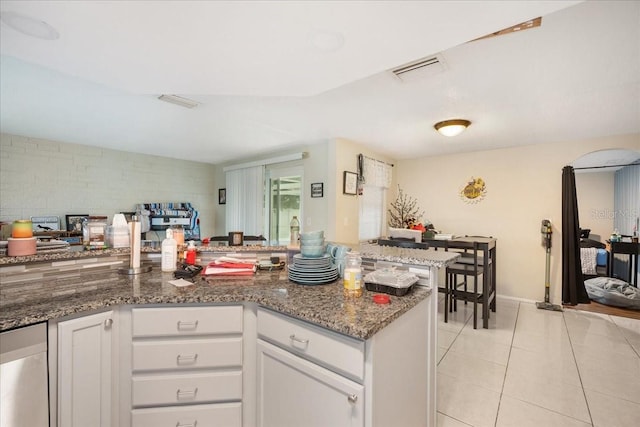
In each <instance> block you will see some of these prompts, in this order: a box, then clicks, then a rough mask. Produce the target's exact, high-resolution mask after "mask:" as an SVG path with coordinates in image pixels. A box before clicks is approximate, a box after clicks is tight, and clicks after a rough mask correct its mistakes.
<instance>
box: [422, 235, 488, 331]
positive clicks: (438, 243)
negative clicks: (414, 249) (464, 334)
mask: <svg viewBox="0 0 640 427" xmlns="http://www.w3.org/2000/svg"><path fill="white" fill-rule="evenodd" d="M423 242H426V243H428V244H429V247H431V248H436V249H437V248H444V249H445V250H449V249H454V250H465V249H466V250H473V246H474V243H478V248H479V249H480V250H481V251H482V262H483V268H484V274H483V275H482V327H483V328H485V329H488V328H489V310H491V311H493V312H494V313H495V311H496V243H497V240H496V239H495V238H493V237H474V236H465V237H456V238H453V239H451V240H437V239H426V240H423ZM487 273H488V274H487Z"/></svg>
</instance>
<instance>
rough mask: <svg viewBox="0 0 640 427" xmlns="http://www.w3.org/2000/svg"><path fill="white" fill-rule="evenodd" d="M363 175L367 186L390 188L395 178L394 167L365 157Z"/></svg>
mask: <svg viewBox="0 0 640 427" xmlns="http://www.w3.org/2000/svg"><path fill="white" fill-rule="evenodd" d="M363 160H364V161H363V167H362V169H363V170H362V175H363V177H364V183H365V185H370V186H374V187H382V188H385V189H386V188H389V187H390V186H391V180H392V178H393V175H392V172H393V169H392V168H393V167H392V166H391V165H389V164H387V163H385V162H381V161H379V160H375V159H370V158H368V157H364V159H363Z"/></svg>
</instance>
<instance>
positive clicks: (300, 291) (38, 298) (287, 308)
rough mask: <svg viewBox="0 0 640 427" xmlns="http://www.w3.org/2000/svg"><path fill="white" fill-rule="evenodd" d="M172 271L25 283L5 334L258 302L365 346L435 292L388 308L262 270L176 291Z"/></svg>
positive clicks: (2, 311)
mask: <svg viewBox="0 0 640 427" xmlns="http://www.w3.org/2000/svg"><path fill="white" fill-rule="evenodd" d="M171 280H174V278H173V274H172V273H162V272H161V271H160V268H159V266H157V265H156V266H154V268H153V270H152V271H151V272H149V273H144V274H140V275H136V276H128V275H123V274H120V273H118V272H117V270H111V271H109V270H107V271H102V272H95V273H85V274H69V275H64V274H60V275H57V276H55V277H46V278H39V279H37V280H36V279H34V280H33V281H31V282H29V281H27V282H25V284H24V292H23V293H22V295H21V297H20V298H19V301H17V300H16V301H7V298H3V300H2V301H0V331H4V330H8V329H12V328H16V327H21V326H26V325H29V324H33V323H38V322H43V321H47V320H53V319H59V318H62V317H65V316H68V315H72V314H75V313H83V312H87V313H88V312H91V311H93V310H97V309H102V308H106V307H111V306H118V305H128V304H176V303H177V304H180V303H242V302H255V303H257V304H259V305H261V306H264V307H267V308H270V309H273V310H275V311H278V312H281V313H284V314H288V315H291V316H294V317H296V318H299V319H302V320H306V321H309V322H311V323H314V324H316V325H319V326H322V327H325V328H328V329H331V330H334V331H336V332H339V333H343V334H345V335H349V336H352V337H355V338H358V339H363V340H366V339H368V338H370V337H372V336H373V335H374V334H375V333H376V332H378V331H379V330H381V329H382V328H384V327H385V326H386V325H388V324H389V323H391V322H392V321H393V320H395V319H396V318H398V317H399V316H400V315H402V314H403V313H404V312H406V311H408V310H409V309H411V308H412V307H414V306H415V305H417V304H418V303H419V302H420V301H422V300H424V299H425V298H427V297H428V296H429V295H430V294H431V290H430V289H428V288H425V287H414V289H413V290H412V291H411V292H410V293H409V294H407V295H405V296H403V297H395V296H392V297H391V303H390V304H387V305H378V304H375V303H373V301H372V296H373V294H374V293H373V292H369V291H366V290H365V291H364V293H363V295H362V297H361V298H355V299H351V298H345V297H344V296H343V294H342V292H343V287H342V281H341V280H338V281H336V282H334V283H331V284H326V285H317V286H304V285H298V284H295V283H293V282H290V281H289V280H288V279H287V273H286V271H284V270H283V271H274V272H269V271H258V272H257V273H256V274H255V275H254V276H248V277H247V276H244V277H232V276H227V277H220V276H215V277H207V278H204V277H203V276H198V277H196V278H195V280H194V284H193V285H189V286H186V287H180V288H178V287H175V286H173V285H172V284H170V283H169V281H171Z"/></svg>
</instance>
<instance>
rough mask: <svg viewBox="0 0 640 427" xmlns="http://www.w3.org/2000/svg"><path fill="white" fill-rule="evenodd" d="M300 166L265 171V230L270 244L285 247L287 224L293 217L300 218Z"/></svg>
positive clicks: (288, 230) (287, 235)
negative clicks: (266, 209) (267, 232)
mask: <svg viewBox="0 0 640 427" xmlns="http://www.w3.org/2000/svg"><path fill="white" fill-rule="evenodd" d="M302 175H303V167H302V166H293V167H291V166H289V167H278V166H272V167H270V168H268V170H267V176H268V179H267V195H268V197H267V206H268V212H269V215H268V218H265V220H266V223H267V224H266V228H267V229H268V230H269V235H268V239H269V242H271V243H272V244H279V245H287V244H289V241H290V232H291V229H290V227H289V224H290V223H291V219H292V218H293V217H294V216H297V217H298V220H299V221H301V218H302Z"/></svg>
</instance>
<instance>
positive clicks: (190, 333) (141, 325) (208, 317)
mask: <svg viewBox="0 0 640 427" xmlns="http://www.w3.org/2000/svg"><path fill="white" fill-rule="evenodd" d="M129 313H130V317H129V316H128V315H127V314H125V315H124V316H123V319H130V330H129V332H127V336H128V343H127V345H128V348H127V350H126V351H125V352H124V353H127V354H129V355H130V358H129V360H128V361H127V366H126V367H125V366H123V369H126V372H127V373H128V377H129V381H128V384H129V388H128V390H126V393H123V396H127V398H128V401H127V402H126V406H125V408H123V411H126V412H127V413H129V414H130V417H129V418H128V419H126V420H123V419H122V418H121V419H120V420H121V424H122V425H126V426H128V425H131V426H133V427H157V426H165V425H166V426H171V427H175V426H196V425H197V426H200V425H202V426H206V425H216V426H227V427H241V426H242V392H243V373H242V365H243V363H242V361H243V341H242V331H243V308H242V306H239V305H236V306H200V307H143V308H133V309H131V310H130V312H129ZM126 322H127V324H128V322H129V320H126ZM123 324H124V322H123ZM123 335H125V333H124V328H123ZM122 343H123V347H124V345H125V344H124V341H122Z"/></svg>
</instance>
